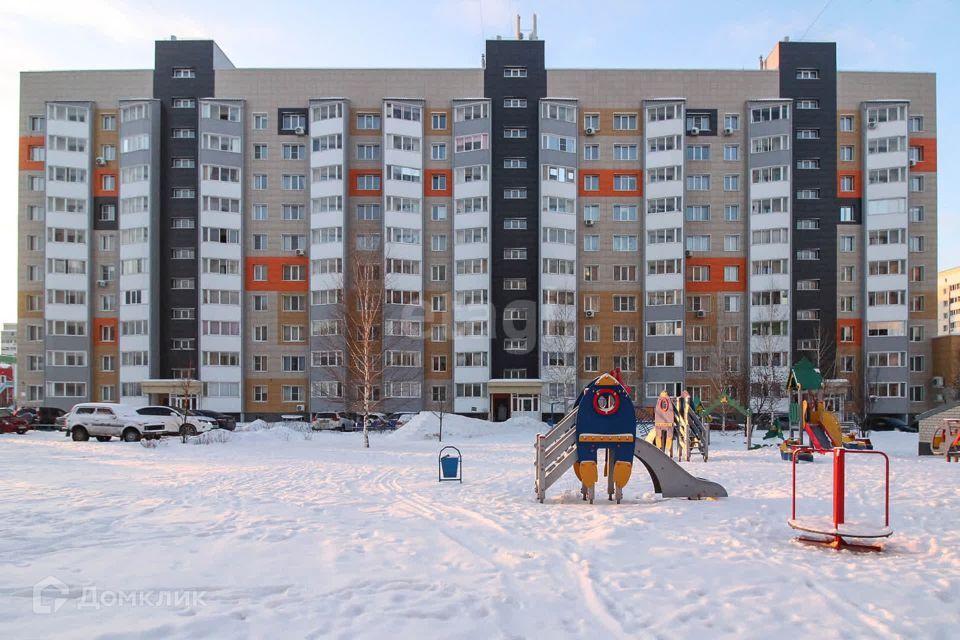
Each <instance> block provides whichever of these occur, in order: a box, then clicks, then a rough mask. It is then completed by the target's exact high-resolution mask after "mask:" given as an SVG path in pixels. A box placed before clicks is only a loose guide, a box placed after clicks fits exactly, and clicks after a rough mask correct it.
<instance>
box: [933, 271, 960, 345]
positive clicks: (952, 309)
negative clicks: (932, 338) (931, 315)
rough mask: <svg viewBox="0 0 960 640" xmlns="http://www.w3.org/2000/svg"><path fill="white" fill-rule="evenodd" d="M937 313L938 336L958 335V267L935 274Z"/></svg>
mask: <svg viewBox="0 0 960 640" xmlns="http://www.w3.org/2000/svg"><path fill="white" fill-rule="evenodd" d="M937 313H938V314H939V316H938V322H937V324H938V325H939V331H938V334H939V335H941V336H948V335H960V267H954V268H953V269H946V270H944V271H941V272H940V273H938V274H937Z"/></svg>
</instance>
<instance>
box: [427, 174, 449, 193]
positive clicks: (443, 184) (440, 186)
mask: <svg viewBox="0 0 960 640" xmlns="http://www.w3.org/2000/svg"><path fill="white" fill-rule="evenodd" d="M430 187H431V188H432V189H433V190H434V191H446V189H447V176H445V175H444V174H442V173H435V174H433V176H431V180H430Z"/></svg>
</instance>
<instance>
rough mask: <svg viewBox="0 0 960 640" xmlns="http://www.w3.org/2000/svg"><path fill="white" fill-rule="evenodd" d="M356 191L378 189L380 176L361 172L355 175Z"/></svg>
mask: <svg viewBox="0 0 960 640" xmlns="http://www.w3.org/2000/svg"><path fill="white" fill-rule="evenodd" d="M357 190H358V191H379V190H380V176H379V175H376V174H361V175H358V176H357Z"/></svg>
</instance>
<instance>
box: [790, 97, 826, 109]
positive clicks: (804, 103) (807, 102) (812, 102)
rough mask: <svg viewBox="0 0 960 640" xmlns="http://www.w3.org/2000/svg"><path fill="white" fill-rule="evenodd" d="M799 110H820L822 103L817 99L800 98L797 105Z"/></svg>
mask: <svg viewBox="0 0 960 640" xmlns="http://www.w3.org/2000/svg"><path fill="white" fill-rule="evenodd" d="M795 104H796V105H797V109H803V110H809V109H819V108H820V101H819V100H817V99H816V98H800V99H798V100H797V101H796V103H795Z"/></svg>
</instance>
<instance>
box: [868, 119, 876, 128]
mask: <svg viewBox="0 0 960 640" xmlns="http://www.w3.org/2000/svg"><path fill="white" fill-rule="evenodd" d="M867 126H868V127H869V128H871V129H876V128H877V121H876V120H871V121H870V122H868V123H867Z"/></svg>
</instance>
